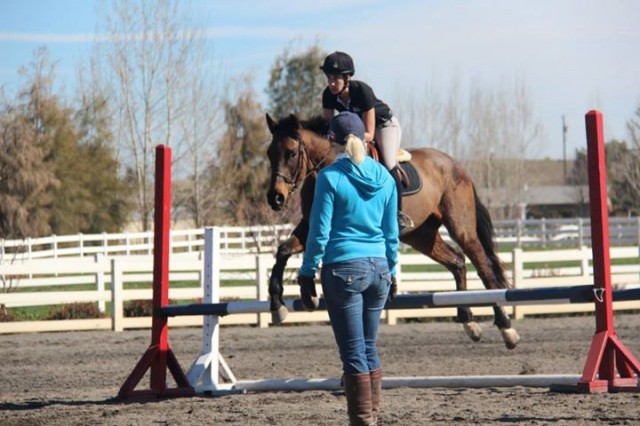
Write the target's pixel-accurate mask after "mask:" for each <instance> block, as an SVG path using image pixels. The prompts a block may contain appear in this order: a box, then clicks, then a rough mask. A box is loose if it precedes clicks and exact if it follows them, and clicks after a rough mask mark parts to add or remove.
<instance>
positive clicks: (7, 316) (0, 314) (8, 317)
mask: <svg viewBox="0 0 640 426" xmlns="http://www.w3.org/2000/svg"><path fill="white" fill-rule="evenodd" d="M15 320H16V317H15V316H14V315H13V314H12V313H11V312H10V311H9V310H8V309H7V307H6V306H4V305H0V322H11V321H15Z"/></svg>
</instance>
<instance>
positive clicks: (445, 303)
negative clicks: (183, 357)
mask: <svg viewBox="0 0 640 426" xmlns="http://www.w3.org/2000/svg"><path fill="white" fill-rule="evenodd" d="M602 297H603V296H602V295H594V287H593V286H589V285H584V286H575V287H550V288H543V289H505V290H476V291H464V292H454V291H451V292H437V293H424V294H411V295H408V294H407V295H399V296H396V297H395V298H394V299H393V301H392V302H390V303H387V305H386V306H385V309H417V308H447V307H449V308H450V307H456V306H493V305H501V306H502V305H510V306H515V305H533V304H545V305H546V304H550V303H593V302H594V300H595V299H596V298H597V299H599V300H601V298H602ZM613 300H614V301H629V300H640V288H632V289H620V290H614V291H613ZM285 305H286V307H287V309H289V310H290V311H295V312H304V311H306V309H305V308H304V305H303V304H302V301H301V300H300V299H295V300H285ZM269 307H270V306H269V302H267V301H246V302H225V303H194V304H185V305H168V306H163V307H162V308H160V309H159V314H160V315H162V316H167V317H176V316H185V315H217V316H225V315H231V314H243V313H244V314H247V313H267V312H270V310H269ZM318 310H326V304H325V302H324V299H320V306H319V307H318Z"/></svg>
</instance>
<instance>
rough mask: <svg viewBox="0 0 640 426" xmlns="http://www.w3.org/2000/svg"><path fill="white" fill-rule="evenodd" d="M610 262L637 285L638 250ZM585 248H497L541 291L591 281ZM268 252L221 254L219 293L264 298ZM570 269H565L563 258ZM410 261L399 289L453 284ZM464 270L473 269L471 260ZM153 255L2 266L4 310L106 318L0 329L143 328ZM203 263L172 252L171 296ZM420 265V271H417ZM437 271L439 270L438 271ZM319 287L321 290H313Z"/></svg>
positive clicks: (472, 279)
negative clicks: (75, 310)
mask: <svg viewBox="0 0 640 426" xmlns="http://www.w3.org/2000/svg"><path fill="white" fill-rule="evenodd" d="M610 254H611V259H612V260H613V261H614V263H616V265H613V266H612V283H613V286H614V288H625V287H631V286H640V264H639V262H638V258H639V255H640V248H639V247H638V246H632V247H613V248H611V250H610ZM591 256H592V255H591V250H590V249H588V248H586V247H583V248H579V249H565V250H556V251H526V252H525V251H522V250H521V249H514V250H513V251H512V252H508V253H501V254H500V257H501V259H502V260H503V261H504V262H505V263H506V265H507V266H508V268H509V269H510V271H511V272H510V274H511V276H510V277H511V280H512V282H513V283H514V286H515V287H517V288H541V287H556V286H563V285H566V286H575V285H585V284H587V285H588V284H593V275H592V274H593V271H592V267H591V264H590V262H591ZM273 261H274V259H273V256H272V255H265V254H262V255H250V254H230V253H226V254H223V255H222V258H221V280H222V282H223V286H222V288H221V293H220V294H221V298H222V299H223V300H224V299H226V300H238V299H244V300H267V297H268V295H267V286H268V285H267V282H268V276H269V274H270V268H271V266H272V265H273ZM568 262H569V263H570V264H571V265H570V266H567V263H568ZM299 265H300V257H293V258H292V259H290V261H289V264H288V269H287V270H286V271H285V272H286V274H285V279H286V285H285V296H286V297H295V296H297V295H298V286H297V285H295V276H296V274H295V271H296V270H297V268H298V267H299ZM416 265H435V263H434V262H433V261H432V260H430V259H428V258H426V257H424V256H421V255H417V254H401V255H400V269H399V271H400V274H399V277H400V284H399V290H400V292H401V293H411V292H426V291H443V290H444V291H453V290H454V289H455V288H454V286H455V284H454V281H453V278H452V277H451V274H450V273H449V272H447V271H445V270H444V268H442V269H441V272H425V271H423V272H415V271H416V270H420V269H421V268H420V267H418V266H416ZM468 268H469V270H471V269H472V267H471V265H469V267H468ZM152 269H153V258H152V256H149V255H135V256H134V255H131V256H115V257H107V256H104V255H102V254H99V255H95V256H83V257H69V258H58V259H30V260H24V261H21V262H13V263H4V264H0V276H2V277H4V278H5V279H7V278H11V279H15V280H18V279H19V280H20V282H19V287H18V288H19V289H20V291H15V292H10V293H0V305H2V304H4V305H5V306H6V307H7V308H12V307H19V306H49V305H61V304H66V303H75V302H97V303H99V304H100V307H101V308H102V309H103V310H105V314H106V317H105V318H101V319H90V320H55V321H53V320H52V321H23V322H4V323H0V333H20V332H40V331H65V330H95V329H111V330H115V331H121V330H124V329H127V328H145V327H150V326H151V318H150V317H146V318H129V317H124V315H123V312H124V304H125V303H126V302H127V301H130V300H139V299H146V300H151V298H152V289H151V286H150V285H148V287H149V288H145V289H125V287H127V284H129V283H133V282H136V283H140V282H143V283H151V282H152ZM202 269H203V262H202V260H201V259H200V253H195V252H193V253H181V254H173V255H172V256H171V260H170V265H169V271H170V274H169V280H170V282H173V283H176V282H178V281H182V282H185V281H191V282H192V283H193V284H192V285H191V286H190V287H186V288H175V286H174V288H171V286H170V290H169V298H170V299H171V300H175V301H183V302H187V303H190V302H192V301H194V300H199V299H200V298H201V297H202V292H203V291H202V279H201V274H202ZM422 269H423V270H424V268H422ZM436 269H439V268H436ZM53 284H56V285H64V286H65V287H68V289H65V291H56V292H43V291H28V292H26V291H25V290H31V289H33V290H37V287H39V286H43V285H53ZM74 284H91V285H92V287H94V289H93V290H86V291H75V290H73V288H74ZM468 287H469V289H476V290H477V289H481V288H482V286H481V283H480V280H479V279H478V277H477V275H476V274H475V273H473V272H470V273H469V280H468ZM318 288H319V287H318ZM593 309H594V307H593V304H588V303H586V304H571V305H569V304H567V305H527V306H518V307H507V310H508V312H510V313H511V314H512V315H513V316H514V317H515V318H522V317H523V316H525V315H534V314H559V313H568V312H590V311H593ZM614 309H616V310H640V301H628V302H615V303H614ZM474 312H475V313H476V315H480V316H484V315H491V308H488V307H480V308H475V309H474ZM453 316H455V309H453V308H431V309H416V310H394V311H391V310H390V311H386V312H385V314H384V320H385V321H386V322H387V323H389V324H395V323H396V322H397V320H398V319H400V318H407V317H415V318H423V317H453ZM317 321H328V317H327V314H326V312H313V313H308V312H291V313H290V314H289V316H288V318H287V322H317ZM169 322H170V325H171V326H172V327H173V326H187V325H188V326H199V325H202V317H178V318H171V319H170V320H169ZM269 322H270V315H269V314H238V315H232V316H227V317H223V318H221V324H223V325H225V324H257V325H258V326H260V327H266V326H268V325H269Z"/></svg>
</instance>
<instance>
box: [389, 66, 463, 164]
mask: <svg viewBox="0 0 640 426" xmlns="http://www.w3.org/2000/svg"><path fill="white" fill-rule="evenodd" d="M438 87H439V81H438V80H437V79H436V78H433V79H431V80H429V82H428V83H427V85H426V86H425V87H424V89H423V90H422V91H415V90H411V91H407V92H404V91H403V90H401V89H398V90H397V95H396V96H395V99H394V104H393V105H391V107H392V109H393V110H394V113H395V114H396V115H397V116H398V117H399V119H400V121H401V125H402V146H405V147H417V146H429V147H432V148H436V149H439V150H441V151H444V152H446V153H448V154H449V155H451V156H452V157H453V158H456V159H463V158H464V157H465V147H464V146H463V144H462V136H463V126H464V117H463V112H464V110H463V108H462V101H461V100H460V90H459V84H458V81H457V80H456V79H453V80H451V82H450V83H449V85H448V87H447V88H446V89H439V88H438Z"/></svg>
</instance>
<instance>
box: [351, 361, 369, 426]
mask: <svg viewBox="0 0 640 426" xmlns="http://www.w3.org/2000/svg"><path fill="white" fill-rule="evenodd" d="M344 393H345V395H346V396H347V412H348V413H349V424H350V425H352V426H371V425H372V424H373V418H372V415H371V378H370V375H369V373H361V374H345V375H344Z"/></svg>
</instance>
